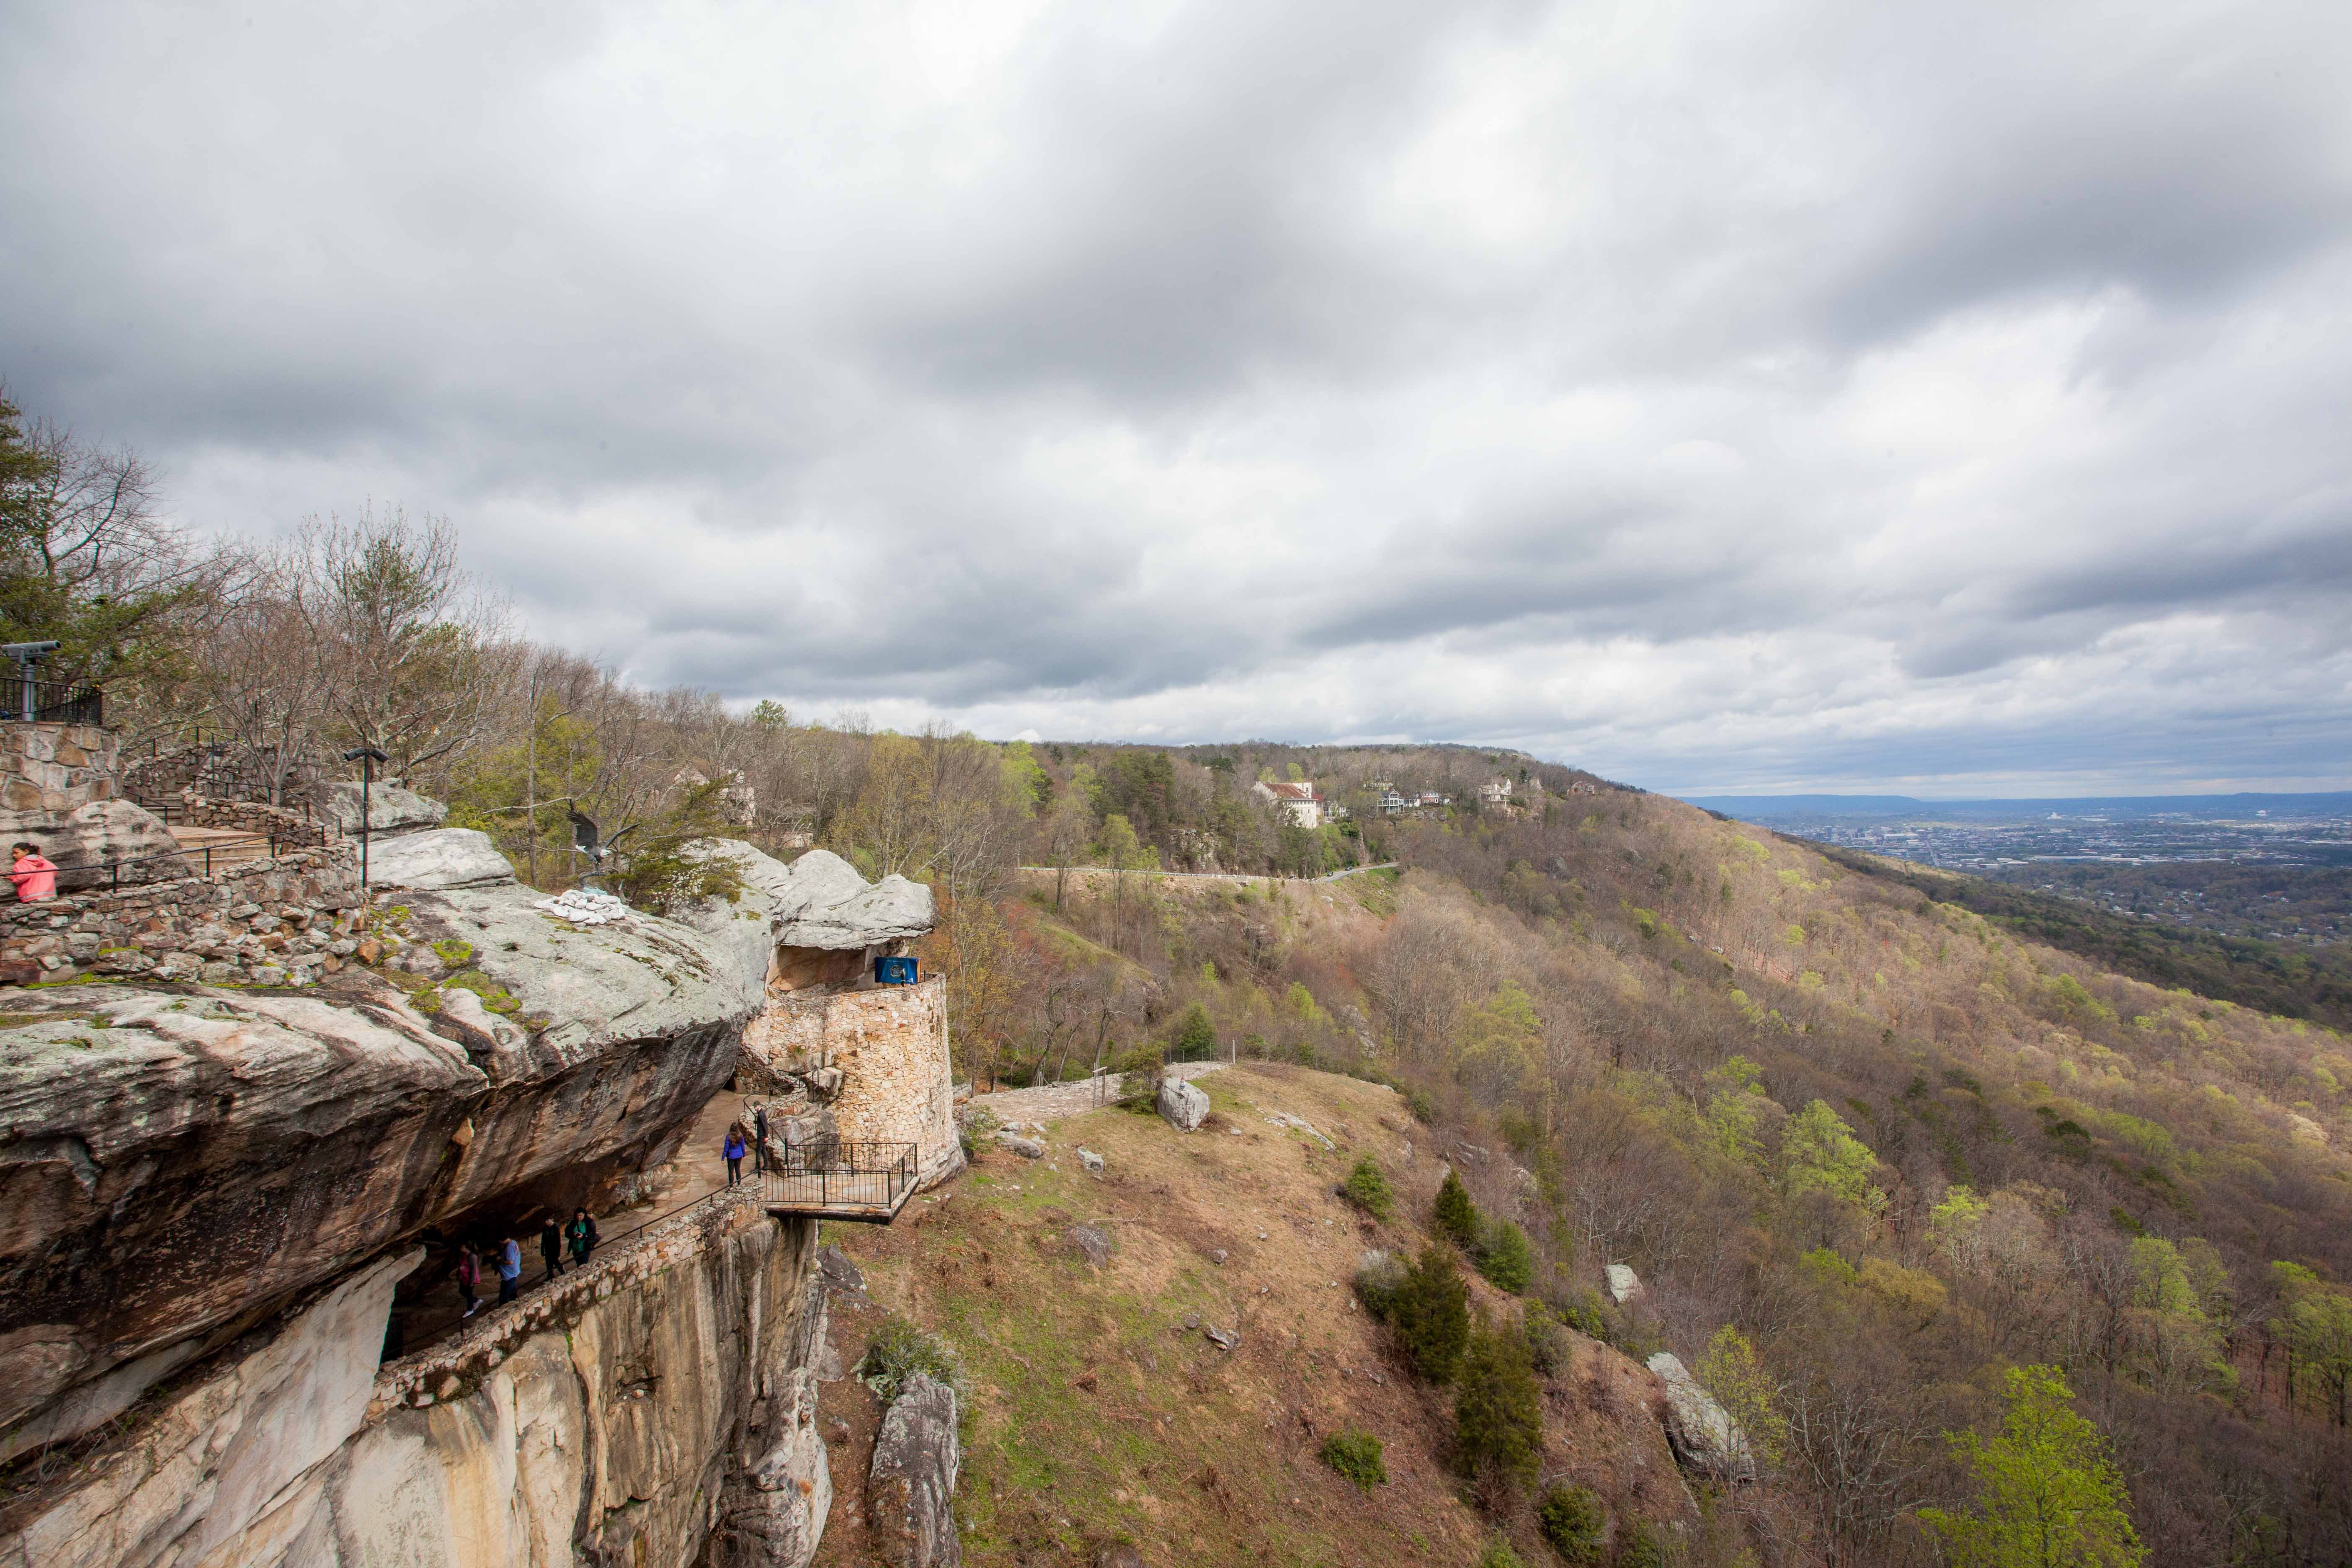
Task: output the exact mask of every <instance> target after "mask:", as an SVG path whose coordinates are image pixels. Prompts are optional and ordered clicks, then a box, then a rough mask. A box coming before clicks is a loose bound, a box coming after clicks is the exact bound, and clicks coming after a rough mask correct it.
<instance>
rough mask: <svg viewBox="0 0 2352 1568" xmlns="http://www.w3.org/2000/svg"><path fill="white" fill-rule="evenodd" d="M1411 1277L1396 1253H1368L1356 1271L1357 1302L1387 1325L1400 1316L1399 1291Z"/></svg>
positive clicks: (1376, 1319)
mask: <svg viewBox="0 0 2352 1568" xmlns="http://www.w3.org/2000/svg"><path fill="white" fill-rule="evenodd" d="M1407 1278H1409V1276H1408V1274H1407V1272H1406V1269H1405V1266H1404V1265H1403V1264H1402V1263H1401V1262H1399V1261H1398V1260H1397V1258H1396V1257H1395V1255H1394V1254H1392V1253H1387V1252H1373V1253H1368V1254H1366V1255H1365V1258H1364V1261H1363V1262H1362V1263H1361V1264H1360V1265H1359V1266H1358V1268H1357V1269H1356V1299H1357V1300H1360V1301H1361V1302H1363V1304H1364V1310H1365V1311H1367V1312H1370V1314H1371V1315H1372V1317H1373V1319H1374V1320H1375V1321H1379V1322H1383V1323H1385V1322H1387V1321H1390V1319H1391V1318H1392V1317H1394V1316H1395V1315H1396V1302H1397V1292H1398V1291H1400V1290H1402V1289H1404V1282H1405V1280H1406V1279H1407Z"/></svg>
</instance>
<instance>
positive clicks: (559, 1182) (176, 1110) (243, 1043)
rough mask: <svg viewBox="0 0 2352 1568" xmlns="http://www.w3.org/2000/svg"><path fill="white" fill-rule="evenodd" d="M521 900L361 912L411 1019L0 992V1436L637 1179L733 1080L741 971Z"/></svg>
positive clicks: (328, 999) (714, 945)
mask: <svg viewBox="0 0 2352 1568" xmlns="http://www.w3.org/2000/svg"><path fill="white" fill-rule="evenodd" d="M419 837H429V836H419ZM395 842H399V841H395ZM536 896H537V895H536V894H534V893H532V892H531V891H530V889H525V888H521V887H520V886H518V885H516V884H514V883H512V882H511V881H508V882H504V883H497V884H485V885H480V886H476V887H470V888H452V889H445V890H442V891H438V892H428V891H414V892H401V893H397V894H387V895H384V896H383V897H381V898H380V899H379V900H378V901H377V907H376V910H375V911H374V920H375V921H376V924H377V928H378V931H379V932H380V933H382V934H381V935H379V936H377V937H375V938H372V939H371V940H372V941H382V942H387V943H394V942H396V943H399V944H400V945H399V947H398V949H397V951H396V952H393V953H392V954H391V955H390V957H391V961H392V962H394V963H398V964H400V965H402V966H403V967H402V968H400V969H399V970H396V971H394V973H396V974H398V975H399V976H400V978H401V979H402V980H403V981H404V984H406V985H413V986H415V991H414V993H413V994H404V993H403V991H401V990H397V989H394V987H393V986H391V985H389V984H385V983H384V981H383V980H382V979H379V978H377V977H375V976H373V975H371V974H367V973H364V972H361V973H353V974H345V975H340V976H335V977H332V983H331V994H315V995H309V996H274V995H268V994H260V993H254V992H202V991H198V992H195V993H193V994H178V993H173V992H164V991H150V990H140V989H133V988H131V987H129V986H115V985H83V986H76V987H74V988H73V989H72V990H71V991H70V992H69V993H68V992H61V991H58V990H50V989H44V990H38V991H0V1010H5V1013H6V1014H8V1015H9V1016H11V1017H13V1018H14V1019H15V1020H16V1022H15V1025H14V1026H12V1027H8V1028H5V1029H0V1427H5V1426H7V1425H9V1424H12V1423H14V1422H16V1421H18V1420H21V1419H24V1418H26V1417H27V1416H30V1415H34V1414H36V1413H37V1412H38V1411H39V1410H41V1409H42V1408H44V1407H45V1406H46V1405H48V1404H49V1403H50V1402H52V1401H53V1400H55V1399H57V1398H58V1397H59V1396H61V1395H63V1394H66V1393H68V1391H69V1390H71V1389H73V1388H75V1387H77V1386H78V1385H80V1384H85V1383H88V1382H90V1381H91V1380H93V1379H97V1378H100V1377H103V1376H105V1375H106V1374H108V1373H110V1372H112V1371H113V1370H114V1369H116V1368H118V1367H121V1366H123V1365H125V1364H126V1363H133V1362H136V1361H139V1360H140V1359H142V1358H144V1357H147V1356H150V1355H152V1354H154V1353H156V1352H162V1351H163V1350H164V1349H165V1348H166V1347H169V1346H171V1345H173V1343H174V1342H178V1341H183V1340H185V1339H188V1338H189V1337H191V1336H194V1335H200V1334H207V1333H209V1332H211V1331H214V1330H215V1329H216V1328H218V1327H220V1326H222V1325H225V1324H228V1323H230V1322H231V1321H233V1320H236V1319H237V1318H238V1317H240V1316H241V1315H244V1314H248V1313H251V1312H255V1311H257V1310H268V1309H269V1308H271V1307H272V1306H273V1305H275V1304H278V1303H281V1302H283V1301H284V1300H289V1299H290V1298H291V1297H292V1296H293V1295H294V1294H296V1293H298V1292H299V1291H302V1290H304V1289H310V1288H311V1287H312V1286H314V1285H317V1284H319V1283H320V1282H322V1281H324V1280H327V1279H331V1278H333V1277H334V1276H335V1275H336V1274H337V1273H339V1272H340V1271H341V1270H343V1269H346V1268H351V1267H352V1266H353V1265H355V1264H357V1263H359V1262H360V1261H362V1260H363V1259H364V1258H367V1257H369V1256H371V1255H372V1254H373V1253H374V1252H376V1251H377V1250H378V1249H380V1248H382V1247H384V1246H386V1245H387V1244H389V1243H391V1242H392V1241H394V1240H395V1239H396V1238H398V1237H404V1236H407V1235H411V1234H414V1233H415V1232H416V1231H418V1230H420V1229H422V1228H424V1227H425V1226H434V1225H438V1224H444V1223H451V1222H455V1221H457V1220H459V1219H461V1218H462V1217H463V1216H464V1215H467V1213H469V1212H471V1211H474V1210H476V1209H478V1208H483V1207H484V1205H505V1206H507V1207H509V1208H521V1207H528V1206H531V1205H548V1206H552V1207H558V1208H564V1209H568V1208H569V1207H570V1205H572V1204H574V1203H579V1202H583V1201H589V1200H591V1199H592V1198H593V1195H594V1194H596V1193H597V1192H598V1191H599V1190H600V1189H602V1188H603V1187H604V1185H605V1184H609V1183H611V1182H614V1181H616V1180H618V1179H620V1178H621V1177H623V1176H625V1175H626V1174H628V1173H634V1172H635V1171H636V1170H638V1169H640V1168H641V1167H642V1166H644V1165H646V1164H648V1163H656V1162H657V1160H658V1158H659V1157H660V1156H661V1155H662V1154H664V1153H665V1152H666V1151H667V1144H668V1143H669V1142H671V1141H673V1140H674V1139H675V1138H676V1137H677V1134H678V1133H679V1131H681V1130H682V1129H683V1128H684V1126H685V1125H686V1123H687V1122H688V1121H689V1120H690V1119H691V1118H692V1116H693V1115H694V1113H695V1112H696V1111H698V1110H700V1109H701V1107H702V1106H703V1105H704V1104H705V1103H706V1102H708V1101H709V1098H710V1097H711V1095H712V1094H713V1093H715V1092H717V1091H718V1090H719V1089H720V1088H721V1087H723V1086H724V1085H725V1083H726V1082H727V1079H728V1077H729V1075H730V1073H732V1072H733V1070H734V1068H735V1058H736V1047H737V1041H738V1037H739V1033H740V1027H741V1025H742V1022H743V1019H744V1018H745V1016H747V1015H748V1014H749V1013H750V1011H751V1007H752V1006H753V1005H754V1003H755V999H756V997H757V995H758V990H759V986H758V978H757V976H758V970H757V968H756V967H753V968H751V971H750V972H749V973H746V971H745V967H744V966H745V965H746V964H747V963H750V962H751V961H750V959H749V958H748V957H747V954H746V952H744V951H742V950H740V949H730V948H729V947H727V946H726V945H724V944H722V943H718V942H713V941H711V940H709V939H708V938H706V937H705V936H703V935H702V934H701V933H699V932H698V931H695V930H693V929H692V928H690V927H688V926H684V925H680V924H677V923H675V922H672V921H662V920H657V919H655V918H653V917H651V916H637V917H633V918H632V919H630V920H629V921H625V922H623V923H620V924H616V925H612V926H599V927H595V928H590V929H583V928H573V927H570V926H567V925H566V924H564V923H563V922H562V921H556V920H552V919H550V918H549V917H547V916H545V915H543V914H541V913H540V912H539V911H537V910H534V909H533V908H532V907H531V904H532V900H533V899H535V898H536Z"/></svg>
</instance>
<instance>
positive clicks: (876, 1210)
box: [760, 1141, 918, 1225]
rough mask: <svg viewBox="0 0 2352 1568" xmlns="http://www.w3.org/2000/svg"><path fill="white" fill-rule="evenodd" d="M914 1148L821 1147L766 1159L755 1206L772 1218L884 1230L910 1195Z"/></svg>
mask: <svg viewBox="0 0 2352 1568" xmlns="http://www.w3.org/2000/svg"><path fill="white" fill-rule="evenodd" d="M917 1169H918V1164H917V1161H916V1158H915V1145H914V1144H912V1143H851V1142H832V1141H826V1142H817V1143H812V1144H808V1145H806V1146H804V1147H802V1148H797V1149H792V1150H789V1151H787V1152H785V1154H784V1156H783V1157H782V1159H781V1160H777V1159H775V1158H773V1157H771V1160H770V1163H769V1167H768V1169H767V1170H766V1171H765V1172H764V1173H761V1177H760V1201H761V1204H762V1205H764V1206H765V1207H766V1208H767V1211H768V1212H769V1213H770V1214H773V1215H815V1216H816V1217H818V1218H820V1219H837V1220H850V1221H855V1222H857V1223H861V1224H866V1225H888V1224H889V1223H890V1222H891V1221H892V1220H894V1219H896V1218H898V1211H899V1210H900V1209H902V1208H905V1207H906V1206H907V1199H908V1197H909V1196H910V1195H911V1194H913V1193H914V1190H915V1182H916V1172H917Z"/></svg>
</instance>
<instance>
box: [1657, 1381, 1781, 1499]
mask: <svg viewBox="0 0 2352 1568" xmlns="http://www.w3.org/2000/svg"><path fill="white" fill-rule="evenodd" d="M1649 1364H1650V1370H1651V1371H1652V1372H1654V1373H1657V1376H1658V1382H1659V1383H1660V1384H1663V1385H1664V1389H1665V1394H1666V1440H1667V1442H1669V1443H1670V1444H1672V1445H1673V1447H1674V1450H1675V1459H1676V1461H1677V1462H1679V1463H1680V1464H1681V1465H1682V1466H1683V1468H1685V1469H1690V1470H1697V1471H1700V1472H1703V1473H1704V1474H1706V1475H1709V1476H1712V1477H1714V1478H1715V1479H1717V1480H1722V1481H1752V1480H1754V1479H1756V1453H1755V1450H1754V1449H1753V1448H1752V1447H1750V1446H1749V1444H1748V1434H1747V1433H1745V1432H1742V1431H1741V1430H1740V1429H1739V1424H1738V1422H1737V1421H1734V1420H1733V1419H1732V1418H1731V1413H1730V1412H1729V1411H1727V1410H1726V1409H1724V1407H1723V1406H1722V1405H1719V1404H1717V1402H1716V1398H1715V1395H1713V1394H1709V1393H1708V1392H1707V1391H1706V1389H1704V1388H1702V1387H1701V1386H1699V1381H1698V1379H1696V1378H1695V1377H1693V1376H1692V1375H1691V1374H1690V1369H1689V1368H1687V1367H1685V1366H1684V1365H1683V1363H1682V1360H1681V1358H1680V1357H1678V1356H1676V1355H1675V1354H1674V1353H1672V1352H1668V1351H1660V1352H1658V1353H1657V1354H1656V1355H1654V1356H1652V1357H1651V1358H1650V1363H1649Z"/></svg>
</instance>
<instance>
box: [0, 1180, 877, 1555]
mask: <svg viewBox="0 0 2352 1568" xmlns="http://www.w3.org/2000/svg"><path fill="white" fill-rule="evenodd" d="M813 1251H814V1226H813V1225H812V1224H810V1223H808V1222H805V1221H792V1222H780V1221H776V1220H772V1219H770V1218H769V1217H767V1216H766V1215H764V1214H763V1213H761V1211H760V1210H759V1209H758V1208H757V1207H756V1206H754V1205H751V1204H749V1203H730V1202H724V1201H722V1202H719V1203H717V1204H713V1205H706V1206H705V1208H704V1209H702V1210H700V1211H698V1212H697V1213H695V1214H693V1215H688V1216H686V1217H685V1218H683V1219H682V1220H680V1221H678V1222H674V1223H673V1224H671V1225H669V1226H663V1227H658V1228H657V1229H656V1231H653V1232H648V1233H646V1234H645V1235H644V1236H643V1237H640V1238H633V1242H632V1244H631V1245H630V1246H627V1247H621V1248H615V1249H614V1253H613V1255H612V1256H610V1257H606V1258H599V1259H598V1260H597V1262H596V1263H595V1264H593V1265H592V1266H591V1267H590V1268H587V1269H583V1270H582V1271H580V1272H579V1273H578V1274H577V1275H574V1276H567V1277H566V1279H565V1280H564V1282H563V1283H562V1285H561V1286H560V1287H558V1288H557V1289H552V1290H550V1291H548V1292H546V1293H545V1294H544V1295H543V1296H534V1297H532V1298H531V1299H530V1300H529V1301H528V1302H527V1303H525V1304H524V1305H525V1308H526V1310H508V1311H506V1312H502V1313H499V1314H498V1315H497V1316H496V1317H494V1318H493V1319H492V1320H491V1321H486V1322H484V1323H482V1324H480V1325H478V1326H477V1327H476V1328H474V1329H473V1330H472V1331H470V1332H469V1333H467V1334H466V1335H463V1336H460V1337H459V1339H457V1340H456V1341H453V1342H449V1343H447V1344H446V1345H443V1346H438V1347H436V1348H435V1349H434V1350H432V1351H429V1352H424V1353H422V1354H420V1355H418V1356H415V1357H411V1358H409V1359H407V1360H405V1361H402V1362H395V1363H390V1364H388V1365H386V1366H384V1367H383V1369H381V1372H379V1369H378V1368H377V1367H376V1365H375V1347H376V1346H377V1345H378V1344H379V1343H381V1342H382V1337H383V1321H384V1316H385V1313H386V1311H387V1310H388V1308H389V1305H390V1301H391V1295H392V1287H393V1284H394V1281H395V1280H396V1279H397V1278H398V1276H399V1274H400V1273H401V1272H403V1271H404V1268H406V1267H407V1266H408V1265H409V1264H412V1263H413V1262H414V1261H415V1257H414V1255H413V1254H412V1255H408V1256H405V1257H402V1258H393V1259H387V1260H386V1261H384V1262H383V1263H380V1264H378V1265H375V1266H374V1267H373V1268H369V1269H366V1270H362V1271H361V1272H359V1273H357V1274H355V1275H353V1276H352V1278H350V1279H347V1280H345V1281H343V1282H342V1283H341V1284H339V1285H338V1286H337V1287H335V1288H334V1289H332V1290H331V1291H330V1292H328V1293H327V1294H326V1295H325V1296H323V1297H321V1298H320V1300H317V1301H316V1302H314V1303H312V1304H311V1305H310V1306H309V1307H308V1308H307V1309H306V1310H303V1311H301V1312H299V1313H298V1314H296V1315H294V1316H293V1317H291V1318H290V1319H289V1320H288V1321H286V1322H285V1323H284V1324H283V1325H281V1326H280V1327H279V1328H278V1329H277V1330H276V1331H274V1332H272V1333H270V1334H268V1335H257V1336H254V1339H253V1342H248V1343H246V1344H241V1345H239V1346H238V1347H236V1350H235V1351H234V1352H232V1353H230V1354H228V1355H226V1356H224V1357H222V1358H220V1360H219V1363H218V1364H217V1365H215V1366H208V1367H207V1368H205V1369H204V1370H203V1371H202V1372H201V1373H199V1374H198V1375H195V1376H194V1377H192V1378H190V1379H188V1380H187V1381H186V1382H184V1384H182V1385H181V1386H180V1387H179V1388H178V1389H177V1390H176V1391H175V1392H174V1393H173V1395H172V1396H171V1397H170V1398H169V1399H168V1400H166V1401H164V1402H163V1406H162V1408H161V1409H160V1410H158V1411H157V1412H155V1413H154V1414H153V1415H152V1416H150V1417H149V1418H148V1419H147V1420H146V1421H145V1423H144V1424H143V1425H142V1427H141V1428H140V1430H139V1431H138V1432H137V1434H135V1436H134V1437H133V1438H132V1440H131V1441H129V1442H127V1443H125V1444H123V1445H121V1446H119V1447H117V1448H116V1449H115V1450H113V1451H112V1452H110V1454H109V1455H107V1456H106V1457H105V1458H102V1459H100V1461H98V1462H97V1463H95V1464H93V1465H92V1466H90V1467H89V1468H88V1469H87V1471H86V1473H85V1474H83V1475H82V1476H80V1477H78V1478H77V1479H75V1480H74V1481H73V1482H72V1483H71V1484H69V1485H67V1486H64V1487H60V1488H57V1489H51V1490H50V1491H48V1492H46V1493H43V1494H41V1495H39V1496H37V1497H35V1498H32V1499H28V1500H20V1501H19V1502H18V1503H17V1504H16V1507H15V1508H14V1510H12V1512H11V1515H10V1517H8V1518H7V1519H6V1520H5V1524H6V1527H7V1531H8V1533H7V1534H6V1535H5V1536H0V1564H5V1568H36V1565H39V1568H114V1565H118V1564H119V1565H121V1568H162V1565H163V1564H173V1565H174V1568H194V1565H198V1564H201V1565H203V1568H341V1565H347V1564H348V1565H353V1568H356V1565H358V1564H362V1563H365V1564H368V1565H370V1568H393V1565H406V1564H415V1565H417V1568H425V1565H426V1564H431V1565H434V1568H453V1565H454V1568H488V1565H490V1564H524V1563H529V1564H534V1565H537V1564H572V1563H593V1564H613V1565H615V1568H619V1565H623V1564H625V1565H627V1568H637V1565H639V1564H646V1565H648V1568H685V1565H686V1564H688V1563H693V1562H695V1561H696V1560H697V1559H698V1557H699V1556H700V1555H701V1553H702V1552H703V1551H704V1549H705V1545H706V1542H709V1541H710V1540H711V1538H712V1536H713V1534H714V1532H716V1533H717V1534H718V1535H719V1538H720V1540H719V1543H718V1548H717V1549H718V1550H719V1552H720V1553H722V1555H721V1556H720V1557H719V1561H721V1562H722V1563H741V1564H746V1565H748V1564H751V1563H759V1564H761V1565H762V1568H768V1565H776V1568H805V1564H806V1563H807V1562H808V1560H809V1557H810V1556H811V1555H812V1554H814V1551H815V1547H816V1543H817V1538H818V1534H819V1532H820V1531H822V1529H823V1526H824V1515H825V1510H826V1507H827V1506H828V1503H829V1501H830V1496H831V1492H830V1485H829V1482H828V1479H827V1478H826V1474H825V1468H824V1444H823V1442H822V1440H821V1439H820V1438H819V1437H818V1436H817V1435H816V1431H815V1426H814V1420H815V1383H814V1351H815V1349H816V1347H818V1346H820V1345H821V1344H822V1343H823V1338H824V1295H823V1287H822V1286H821V1285H818V1284H816V1283H815V1282H814V1278H813V1274H814V1271H813V1268H812V1261H813ZM733 1543H748V1544H749V1546H750V1548H751V1551H750V1552H749V1553H748V1554H747V1553H746V1552H743V1551H739V1550H737V1549H736V1545H735V1544H733ZM727 1552H734V1555H732V1556H729V1555H725V1554H724V1553H727Z"/></svg>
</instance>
